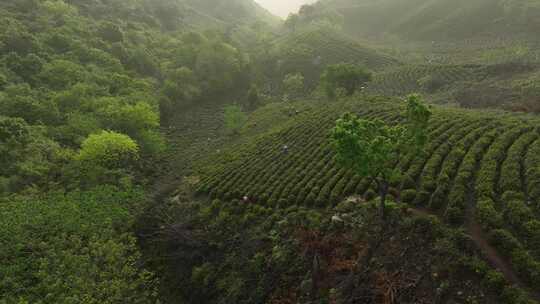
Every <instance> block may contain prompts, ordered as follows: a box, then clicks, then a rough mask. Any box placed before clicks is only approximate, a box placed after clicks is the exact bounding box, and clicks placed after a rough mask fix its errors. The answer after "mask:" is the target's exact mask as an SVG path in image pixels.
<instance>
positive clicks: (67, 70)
mask: <svg viewBox="0 0 540 304" xmlns="http://www.w3.org/2000/svg"><path fill="white" fill-rule="evenodd" d="M85 77H86V73H85V70H84V68H83V67H82V66H80V65H79V64H77V63H75V62H72V61H68V60H63V59H59V60H54V61H51V62H49V63H47V64H45V65H44V66H43V71H42V72H41V74H40V78H41V80H42V81H43V82H44V83H46V84H47V85H49V86H50V87H51V88H53V89H56V90H62V89H66V88H68V87H69V86H72V85H74V84H76V83H78V82H81V81H83V80H84V79H85Z"/></svg>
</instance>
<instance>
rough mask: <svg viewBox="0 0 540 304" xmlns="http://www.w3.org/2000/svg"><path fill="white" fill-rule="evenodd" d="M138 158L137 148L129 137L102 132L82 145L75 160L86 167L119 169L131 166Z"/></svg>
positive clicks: (92, 136) (91, 136)
mask: <svg viewBox="0 0 540 304" xmlns="http://www.w3.org/2000/svg"><path fill="white" fill-rule="evenodd" d="M138 157H139V146H138V145H137V143H136V142H135V141H133V140H132V139H131V138H130V137H129V136H127V135H124V134H120V133H115V132H111V131H102V132H101V133H98V134H93V135H90V136H89V137H88V138H87V139H86V140H85V141H84V142H83V143H82V145H81V151H80V152H79V155H78V157H77V158H78V159H79V160H80V161H81V162H83V163H84V164H86V165H87V166H88V167H94V166H101V167H105V168H108V169H119V168H126V167H128V168H129V167H131V166H133V165H134V162H135V161H136V160H137V159H138Z"/></svg>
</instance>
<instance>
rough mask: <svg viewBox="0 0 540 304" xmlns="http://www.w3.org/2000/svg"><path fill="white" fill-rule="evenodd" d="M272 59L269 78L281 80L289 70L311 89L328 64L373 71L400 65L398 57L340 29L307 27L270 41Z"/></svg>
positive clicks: (279, 81)
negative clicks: (345, 65) (351, 36)
mask: <svg viewBox="0 0 540 304" xmlns="http://www.w3.org/2000/svg"><path fill="white" fill-rule="evenodd" d="M269 56H270V57H271V58H272V59H274V61H275V65H276V67H275V70H274V75H273V76H272V78H275V77H276V76H277V77H278V79H277V81H278V83H281V80H282V79H283V76H284V75H286V74H288V73H298V72H299V73H301V74H302V75H303V76H304V77H305V80H306V86H307V88H308V89H310V90H311V89H314V88H315V87H316V86H317V84H318V82H319V79H320V75H321V73H322V72H323V70H324V69H325V68H326V66H327V65H329V64H337V63H343V62H346V63H353V64H358V65H362V66H365V67H367V68H368V69H370V70H372V71H382V70H384V69H387V68H389V67H393V66H399V65H400V63H399V62H398V60H396V59H394V58H393V57H391V56H389V55H387V54H385V53H382V52H379V51H378V50H376V49H373V48H371V47H369V46H366V45H363V44H361V43H359V42H357V41H355V40H354V39H351V38H350V37H348V36H346V35H343V34H342V33H340V32H339V31H336V30H333V29H328V28H320V27H309V28H307V29H302V30H298V31H295V32H291V33H288V34H286V35H283V36H282V37H280V38H279V39H277V40H275V41H273V43H272V49H271V50H270V55H269Z"/></svg>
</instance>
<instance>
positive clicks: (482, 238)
mask: <svg viewBox="0 0 540 304" xmlns="http://www.w3.org/2000/svg"><path fill="white" fill-rule="evenodd" d="M448 77H452V76H451V75H449V76H448ZM397 104H398V100H396V99H384V98H380V97H379V98H366V100H365V101H347V102H339V103H334V104H330V105H317V106H312V107H309V106H308V107H305V108H304V109H303V110H302V111H301V112H300V114H298V115H296V116H294V117H293V119H287V121H286V123H282V124H279V123H278V126H277V127H275V128H273V129H272V130H270V131H268V132H266V133H263V134H259V135H257V136H255V137H253V140H251V141H249V142H247V143H245V144H242V145H237V146H236V147H230V148H228V149H226V150H224V151H223V153H222V154H221V155H217V156H216V157H215V159H213V160H212V162H211V163H212V166H205V167H203V168H201V170H200V177H201V180H202V181H201V183H200V192H202V193H207V194H209V195H211V196H212V197H217V198H221V199H224V200H244V199H246V198H247V202H246V203H254V204H261V205H264V206H271V207H288V206H292V205H302V206H311V207H314V208H319V207H320V208H325V207H329V206H334V205H335V204H337V203H338V202H340V201H342V200H343V199H345V198H347V197H349V196H352V195H362V196H363V197H364V198H366V199H368V200H369V199H373V198H374V197H375V193H374V191H373V189H372V187H371V185H370V184H369V183H368V182H367V181H366V180H364V179H362V178H360V177H359V176H356V175H355V174H353V173H352V172H350V171H348V170H346V169H343V168H342V167H340V166H338V165H337V164H336V162H335V156H334V153H333V151H332V148H331V146H330V145H329V140H328V135H329V130H330V129H331V128H332V126H333V125H334V123H335V120H336V119H337V118H338V117H339V116H340V115H341V114H343V113H344V112H346V111H354V112H356V113H358V114H359V115H361V116H362V117H365V118H379V119H383V120H385V121H387V122H389V123H397V122H399V121H400V119H401V116H400V112H401V111H402V109H401V108H400V106H398V105H397ZM433 112H434V116H433V118H432V121H431V124H430V128H429V133H430V142H429V143H428V145H427V146H426V148H425V153H424V154H423V155H409V156H408V157H406V158H405V160H403V161H402V162H401V163H400V164H398V166H399V167H400V169H401V171H402V172H404V177H403V178H402V180H401V181H398V182H395V183H393V185H392V189H391V193H392V195H393V197H394V199H395V200H396V201H398V202H403V203H407V204H409V205H410V206H412V207H413V208H416V209H418V210H427V212H429V213H430V214H433V215H436V216H437V217H439V218H440V219H442V220H443V221H445V222H446V223H447V224H448V225H450V226H453V227H456V228H459V227H462V228H463V229H466V230H467V231H468V232H469V234H470V235H471V238H472V239H473V240H475V243H476V245H477V246H478V247H479V248H480V249H481V250H482V251H484V253H485V257H486V260H487V261H488V262H490V263H491V265H492V266H493V267H495V268H498V269H500V270H501V271H502V272H503V273H504V274H505V277H506V279H507V280H508V281H510V282H511V283H514V284H516V285H519V286H521V287H523V288H525V289H529V290H531V291H532V292H533V293H534V292H536V293H538V292H540V287H539V286H540V119H538V118H535V117H534V116H528V115H520V114H509V113H506V112H498V111H467V110H461V109H452V108H444V107H434V108H433ZM216 164H218V165H216Z"/></svg>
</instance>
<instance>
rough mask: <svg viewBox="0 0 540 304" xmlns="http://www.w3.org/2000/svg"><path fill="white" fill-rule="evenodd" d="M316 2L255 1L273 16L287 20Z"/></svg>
mask: <svg viewBox="0 0 540 304" xmlns="http://www.w3.org/2000/svg"><path fill="white" fill-rule="evenodd" d="M315 1H316V0H255V2H257V3H259V4H260V5H261V6H263V7H264V8H266V9H267V10H269V11H270V12H271V13H272V14H274V15H276V16H280V17H282V18H286V17H287V16H288V15H289V13H296V12H298V9H299V8H300V6H302V5H303V4H307V3H313V2H315Z"/></svg>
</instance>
